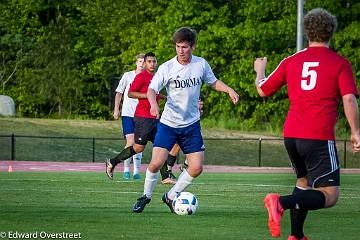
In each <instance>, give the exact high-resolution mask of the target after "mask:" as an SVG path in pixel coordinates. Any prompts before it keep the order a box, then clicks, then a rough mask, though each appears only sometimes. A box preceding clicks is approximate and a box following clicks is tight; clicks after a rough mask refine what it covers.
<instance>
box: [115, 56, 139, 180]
mask: <svg viewBox="0 0 360 240" xmlns="http://www.w3.org/2000/svg"><path fill="white" fill-rule="evenodd" d="M144 56H145V55H144V54H143V53H141V54H139V55H137V56H136V62H135V63H136V68H135V70H132V71H129V72H125V73H124V75H123V76H122V78H121V80H120V81H119V85H118V86H117V88H116V90H115V91H116V95H115V105H114V119H116V120H117V119H119V115H120V111H119V109H120V103H121V99H122V98H123V103H122V108H121V120H122V129H123V134H124V137H125V138H126V145H125V148H127V147H129V146H132V145H133V144H134V113H135V109H136V105H137V104H138V99H136V98H129V97H128V92H129V88H130V85H131V83H132V82H133V81H134V79H135V76H136V75H137V74H138V73H140V72H141V71H142V70H143V67H144ZM141 158H142V153H138V154H135V155H134V156H132V157H130V158H129V159H126V160H125V161H124V174H123V178H124V179H130V163H131V159H132V160H133V165H134V166H133V167H134V172H133V178H134V179H140V175H139V169H140V165H141ZM108 176H109V178H110V179H112V177H113V176H112V175H108Z"/></svg>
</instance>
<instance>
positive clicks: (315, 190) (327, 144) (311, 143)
mask: <svg viewBox="0 0 360 240" xmlns="http://www.w3.org/2000/svg"><path fill="white" fill-rule="evenodd" d="M296 146H297V148H298V151H299V153H300V154H301V155H303V156H304V159H305V164H306V168H307V171H308V174H307V180H308V185H309V186H312V189H308V190H303V191H299V192H298V193H296V194H293V195H288V196H277V198H278V200H277V201H276V200H274V201H273V202H275V204H276V205H278V207H279V208H280V210H286V209H300V210H304V211H306V210H317V209H321V208H325V207H331V206H333V205H335V204H336V202H337V199H338V196H339V190H338V186H339V185H340V170H339V161H338V157H337V151H336V146H335V142H334V141H322V140H303V139H297V140H296ZM273 198H274V199H275V198H276V197H273ZM275 204H274V205H275ZM279 233H280V232H279Z"/></svg>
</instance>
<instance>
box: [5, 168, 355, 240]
mask: <svg viewBox="0 0 360 240" xmlns="http://www.w3.org/2000/svg"><path fill="white" fill-rule="evenodd" d="M293 183H294V176H293V175H291V174H244V173H203V174H202V175H201V176H200V177H199V178H198V179H196V181H195V182H194V184H193V186H191V187H190V188H189V189H188V191H190V192H192V193H194V194H195V195H196V196H197V197H198V200H199V208H198V212H197V213H196V214H195V215H193V216H177V215H174V214H171V213H170V212H169V210H168V208H167V207H166V206H165V205H164V204H162V203H161V200H160V198H161V195H162V194H163V193H164V192H165V191H167V189H169V187H168V186H162V185H160V184H158V185H157V186H156V188H155V192H154V196H153V200H152V202H151V203H150V205H148V206H147V207H146V208H145V210H144V212H143V213H141V214H135V213H132V212H131V208H132V205H133V203H134V202H135V200H136V198H137V197H139V196H140V195H141V194H142V189H143V181H138V182H133V181H122V179H119V181H116V180H115V181H110V180H108V179H107V178H106V177H105V175H104V174H103V173H84V172H81V173H80V172H60V173H30V172H13V173H7V172H1V173H0V186H1V187H0V234H1V232H5V233H6V234H7V233H8V232H9V231H11V232H15V231H17V232H21V233H26V232H27V233H29V232H30V233H33V232H39V233H40V232H42V231H43V232H47V233H59V232H68V233H70V232H72V233H81V239H214V240H215V239H271V237H270V234H269V233H268V230H267V228H266V223H267V213H266V210H265V209H264V207H263V202H262V199H263V197H264V196H265V194H266V193H267V192H279V193H281V194H286V193H290V192H291V191H292V188H293ZM359 200H360V175H351V174H343V175H342V186H341V197H340V199H339V202H338V204H337V205H336V206H335V207H334V208H331V209H325V210H320V211H314V212H311V213H310V214H309V215H308V221H307V223H306V227H305V228H306V234H307V235H308V236H309V237H310V239H321V240H324V239H354V240H355V239H359V234H360V229H359V222H360V204H359ZM289 229H290V226H289V212H286V213H285V215H284V218H283V221H282V230H283V231H282V237H281V238H280V239H287V235H288V233H289ZM0 236H1V235H0Z"/></svg>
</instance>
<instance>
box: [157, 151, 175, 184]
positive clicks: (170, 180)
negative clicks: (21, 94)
mask: <svg viewBox="0 0 360 240" xmlns="http://www.w3.org/2000/svg"><path fill="white" fill-rule="evenodd" d="M179 152H180V146H179V144H175V145H174V146H173V148H172V149H171V151H170V152H169V155H168V157H167V159H166V163H164V165H163V166H162V167H161V169H160V173H161V178H162V180H161V183H162V184H172V185H174V184H175V183H176V177H175V176H174V174H173V172H172V168H173V167H174V165H175V162H176V159H177V156H178V154H179Z"/></svg>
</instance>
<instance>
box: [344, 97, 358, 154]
mask: <svg viewBox="0 0 360 240" xmlns="http://www.w3.org/2000/svg"><path fill="white" fill-rule="evenodd" d="M342 100H343V104H344V112H345V116H346V119H347V121H348V122H349V125H350V129H351V137H350V142H351V147H352V151H353V152H354V153H359V152H360V129H359V106H358V103H357V101H356V97H355V95H354V94H346V95H344V96H343V97H342Z"/></svg>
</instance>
